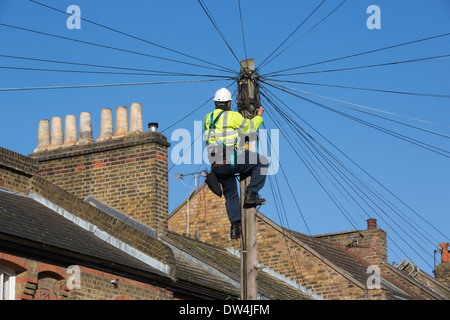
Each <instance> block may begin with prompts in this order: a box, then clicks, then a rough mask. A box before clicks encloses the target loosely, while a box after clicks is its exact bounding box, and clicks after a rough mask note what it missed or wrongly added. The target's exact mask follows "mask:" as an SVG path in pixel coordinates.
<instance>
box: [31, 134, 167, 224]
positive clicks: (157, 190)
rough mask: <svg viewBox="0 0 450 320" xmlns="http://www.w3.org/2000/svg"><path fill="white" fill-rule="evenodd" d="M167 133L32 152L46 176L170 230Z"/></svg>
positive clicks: (67, 187)
mask: <svg viewBox="0 0 450 320" xmlns="http://www.w3.org/2000/svg"><path fill="white" fill-rule="evenodd" d="M168 147H169V143H168V142H167V139H166V137H164V136H163V135H162V134H160V133H158V132H145V133H136V134H131V135H127V136H125V137H123V138H120V139H110V140H107V141H103V142H93V143H89V144H84V145H75V146H70V147H65V148H64V147H62V148H59V149H56V150H52V151H42V152H37V153H34V154H32V155H30V157H31V158H33V159H34V160H36V162H37V164H38V173H39V175H40V176H42V177H43V178H45V179H46V180H48V181H50V182H53V183H55V184H56V185H58V186H60V187H61V188H63V189H65V190H67V191H69V192H71V193H73V194H74V195H76V196H78V197H79V198H81V199H85V198H87V197H89V196H93V197H95V198H97V199H98V200H100V201H102V202H103V203H105V204H107V205H109V206H111V207H113V208H114V209H116V210H118V211H121V212H122V213H124V214H126V215H131V216H132V217H133V218H134V219H136V220H138V221H140V222H142V223H143V224H145V225H147V226H148V227H150V228H152V229H154V230H157V231H158V232H165V230H166V229H167V215H168V175H167V172H168V159H167V148H168Z"/></svg>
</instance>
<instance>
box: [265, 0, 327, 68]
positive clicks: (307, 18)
mask: <svg viewBox="0 0 450 320" xmlns="http://www.w3.org/2000/svg"><path fill="white" fill-rule="evenodd" d="M325 1H326V0H323V1H322V2H321V3H320V4H319V5H318V6H316V8H315V9H314V10H313V11H312V12H311V13H310V14H309V15H308V16H307V17H306V18H305V19H303V21H302V22H301V23H300V24H299V25H298V26H297V27H296V28H295V29H294V31H292V32H291V33H290V34H289V35H288V36H287V37H286V38H285V39H284V40H283V41H282V42H281V43H280V44H279V45H278V46H277V47H276V48H275V49H274V50H273V51H272V52H271V53H270V54H269V55H268V56H267V58H265V59H264V60H263V61H262V62H261V63H260V65H259V66H258V67H257V69H258V70H259V69H261V68H262V67H263V66H264V65H265V62H266V61H267V60H268V59H269V58H270V57H271V56H272V55H273V54H274V53H275V52H277V51H278V49H280V47H281V46H282V45H284V44H285V43H286V41H288V40H289V39H290V38H291V37H292V36H293V35H294V34H295V33H296V32H297V31H298V30H299V29H300V28H301V27H302V26H303V25H304V24H305V23H306V22H307V21H308V20H309V18H311V17H312V15H314V13H315V12H316V11H317V10H319V8H320V7H321V6H322V5H323V4H324V3H325Z"/></svg>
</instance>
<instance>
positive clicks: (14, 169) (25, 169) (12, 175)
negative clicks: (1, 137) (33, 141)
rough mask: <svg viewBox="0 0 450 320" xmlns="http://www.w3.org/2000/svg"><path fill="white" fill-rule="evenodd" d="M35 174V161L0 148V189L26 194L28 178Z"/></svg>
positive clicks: (36, 170)
mask: <svg viewBox="0 0 450 320" xmlns="http://www.w3.org/2000/svg"><path fill="white" fill-rule="evenodd" d="M37 172H38V166H37V163H36V161H34V160H32V159H30V158H28V157H26V156H23V155H21V154H18V153H16V152H13V151H10V150H8V149H4V148H0V187H2V188H6V189H9V190H13V191H17V192H20V193H24V194H26V193H27V192H28V187H29V178H30V177H31V176H33V175H35V174H37Z"/></svg>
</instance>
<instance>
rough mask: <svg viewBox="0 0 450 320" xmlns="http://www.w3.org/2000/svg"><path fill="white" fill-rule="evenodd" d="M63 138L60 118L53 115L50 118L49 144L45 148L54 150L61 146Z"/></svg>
mask: <svg viewBox="0 0 450 320" xmlns="http://www.w3.org/2000/svg"><path fill="white" fill-rule="evenodd" d="M63 140H64V135H63V130H62V118H61V117H53V118H52V127H51V134H50V142H51V143H50V145H49V146H48V148H47V150H55V149H58V148H59V147H61V145H62V143H63Z"/></svg>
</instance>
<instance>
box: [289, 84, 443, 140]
mask: <svg viewBox="0 0 450 320" xmlns="http://www.w3.org/2000/svg"><path fill="white" fill-rule="evenodd" d="M296 91H297V92H300V93H302V94H305V95H309V96H312V97H315V98H317V99H319V100H325V101H329V102H331V103H333V104H335V105H338V106H341V107H343V108H346V109H350V110H353V111H356V112H359V113H363V114H367V115H370V116H372V117H376V118H379V119H383V120H386V121H389V122H393V123H396V124H399V125H402V126H406V127H409V128H412V129H416V130H419V131H422V132H426V133H429V134H432V135H435V136H439V137H442V138H446V139H450V135H448V134H444V133H441V132H437V131H432V130H428V129H425V128H422V127H418V126H414V125H411V124H408V123H406V122H401V121H397V120H394V119H390V118H387V117H383V116H380V115H377V114H374V113H371V112H368V111H364V110H360V109H357V108H354V107H350V106H348V105H353V106H357V107H360V108H363V109H368V110H374V111H378V112H381V113H386V114H389V115H395V116H397V117H402V118H406V119H409V120H414V121H420V122H423V123H427V124H433V125H438V126H443V127H447V128H450V127H448V126H445V125H441V124H439V123H434V122H429V121H424V120H421V119H417V118H411V117H406V116H403V115H399V114H396V113H392V112H386V111H384V110H380V109H374V108H369V107H366V106H364V105H361V104H356V103H351V102H348V101H343V100H339V99H334V98H330V97H327V96H323V95H319V94H314V93H311V92H308V91H304V90H299V89H296Z"/></svg>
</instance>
